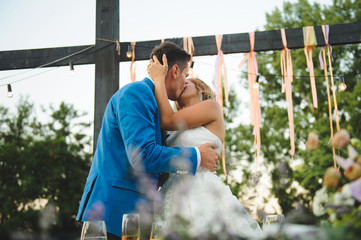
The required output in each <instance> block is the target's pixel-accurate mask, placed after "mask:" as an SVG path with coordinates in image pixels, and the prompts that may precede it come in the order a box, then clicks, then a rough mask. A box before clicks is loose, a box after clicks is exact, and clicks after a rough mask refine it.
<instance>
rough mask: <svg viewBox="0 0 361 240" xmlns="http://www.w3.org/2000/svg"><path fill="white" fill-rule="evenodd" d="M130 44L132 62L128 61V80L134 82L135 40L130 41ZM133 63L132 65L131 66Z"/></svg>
mask: <svg viewBox="0 0 361 240" xmlns="http://www.w3.org/2000/svg"><path fill="white" fill-rule="evenodd" d="M131 46H132V62H131V63H130V80H131V81H132V82H135V65H134V58H135V42H131ZM133 65H134V67H133Z"/></svg>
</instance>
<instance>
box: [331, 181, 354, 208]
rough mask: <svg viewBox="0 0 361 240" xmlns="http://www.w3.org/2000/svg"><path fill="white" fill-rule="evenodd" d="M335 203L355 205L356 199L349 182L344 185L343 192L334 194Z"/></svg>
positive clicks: (338, 204)
mask: <svg viewBox="0 0 361 240" xmlns="http://www.w3.org/2000/svg"><path fill="white" fill-rule="evenodd" d="M333 204H335V205H336V206H353V205H354V204H355V199H353V197H352V194H351V186H350V184H349V183H347V184H345V185H343V187H342V190H341V192H336V193H335V194H334V196H333Z"/></svg>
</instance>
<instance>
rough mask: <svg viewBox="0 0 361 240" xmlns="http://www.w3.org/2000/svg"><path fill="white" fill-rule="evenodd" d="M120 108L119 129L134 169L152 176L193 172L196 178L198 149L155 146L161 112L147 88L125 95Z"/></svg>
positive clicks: (130, 91)
mask: <svg viewBox="0 0 361 240" xmlns="http://www.w3.org/2000/svg"><path fill="white" fill-rule="evenodd" d="M117 104H118V106H116V109H115V111H119V112H118V125H119V128H120V132H121V134H122V136H123V140H124V145H125V149H126V152H127V156H128V160H129V163H130V164H131V165H132V166H133V167H134V168H136V169H139V170H144V171H146V172H153V173H158V172H173V173H176V172H179V171H182V172H183V171H190V172H191V173H193V174H195V171H196V169H197V166H198V160H197V151H196V149H195V148H183V147H181V148H180V147H175V148H169V147H164V146H161V145H158V144H157V143H156V128H157V127H158V126H156V123H155V116H157V114H158V108H157V106H156V102H155V99H154V95H153V93H152V91H151V90H150V89H149V88H148V87H147V86H142V85H141V84H134V85H133V86H131V88H129V89H127V90H126V91H124V92H123V96H122V97H121V98H120V99H119V101H118V102H117ZM200 155H201V154H200Z"/></svg>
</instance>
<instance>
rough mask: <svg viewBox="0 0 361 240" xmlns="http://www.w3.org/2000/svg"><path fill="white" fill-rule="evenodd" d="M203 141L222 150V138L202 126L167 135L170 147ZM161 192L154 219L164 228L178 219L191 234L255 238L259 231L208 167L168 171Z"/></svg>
mask: <svg viewBox="0 0 361 240" xmlns="http://www.w3.org/2000/svg"><path fill="white" fill-rule="evenodd" d="M206 142H210V143H215V144H217V146H218V147H217V149H216V151H217V152H218V153H221V150H222V142H221V140H220V139H219V138H218V137H217V136H216V135H214V134H213V133H212V132H211V131H209V130H208V129H207V128H205V127H202V126H201V127H197V128H193V129H189V130H186V131H184V132H182V133H180V134H178V133H177V132H174V133H172V134H171V135H170V136H169V137H168V139H167V144H168V146H171V147H173V146H181V147H198V146H200V145H202V144H203V143H206ZM161 193H162V195H163V197H164V198H163V199H164V203H163V206H162V207H161V209H159V211H157V212H156V214H155V221H156V222H158V223H160V224H162V225H163V226H164V228H165V229H166V231H173V230H174V228H175V226H179V223H180V222H181V223H184V222H187V223H188V224H189V226H187V230H188V231H189V233H190V234H191V235H192V236H200V235H202V234H204V233H211V234H217V233H222V232H228V233H231V234H235V235H237V236H240V237H245V238H258V237H260V235H261V233H262V231H261V229H260V227H259V225H258V223H257V222H256V221H255V220H254V219H253V218H252V217H251V216H250V215H249V214H248V212H247V210H246V209H245V208H244V207H243V205H242V204H241V203H240V202H239V201H238V199H237V198H236V197H235V196H234V195H233V194H232V192H231V190H230V188H229V187H228V186H227V185H225V184H224V183H223V181H222V180H221V179H220V178H219V177H218V176H217V175H216V174H215V173H212V172H210V171H209V170H208V169H204V168H201V167H199V168H198V169H197V172H196V175H195V176H191V175H179V174H171V175H170V177H169V179H168V180H167V181H166V182H165V184H164V185H163V187H162V189H161Z"/></svg>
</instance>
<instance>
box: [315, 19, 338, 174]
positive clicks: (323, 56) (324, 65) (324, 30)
mask: <svg viewBox="0 0 361 240" xmlns="http://www.w3.org/2000/svg"><path fill="white" fill-rule="evenodd" d="M321 28H322V33H323V37H324V39H325V46H323V47H322V49H321V51H320V54H319V56H318V57H319V59H320V66H321V69H323V71H324V74H325V78H326V86H327V100H328V113H329V117H330V129H331V136H330V140H329V143H330V142H331V141H332V138H333V122H332V106H331V105H332V103H331V96H330V87H329V83H328V73H327V61H326V49H327V55H328V65H329V66H328V68H329V71H330V78H331V79H330V80H331V86H332V96H333V103H334V107H335V117H336V129H337V131H339V130H340V123H339V120H338V110H337V100H336V92H335V86H334V81H333V73H332V65H331V57H332V47H331V45H330V44H329V43H328V36H329V26H328V25H322V26H321ZM332 153H333V164H334V167H335V168H336V169H337V165H336V154H335V147H332Z"/></svg>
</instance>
